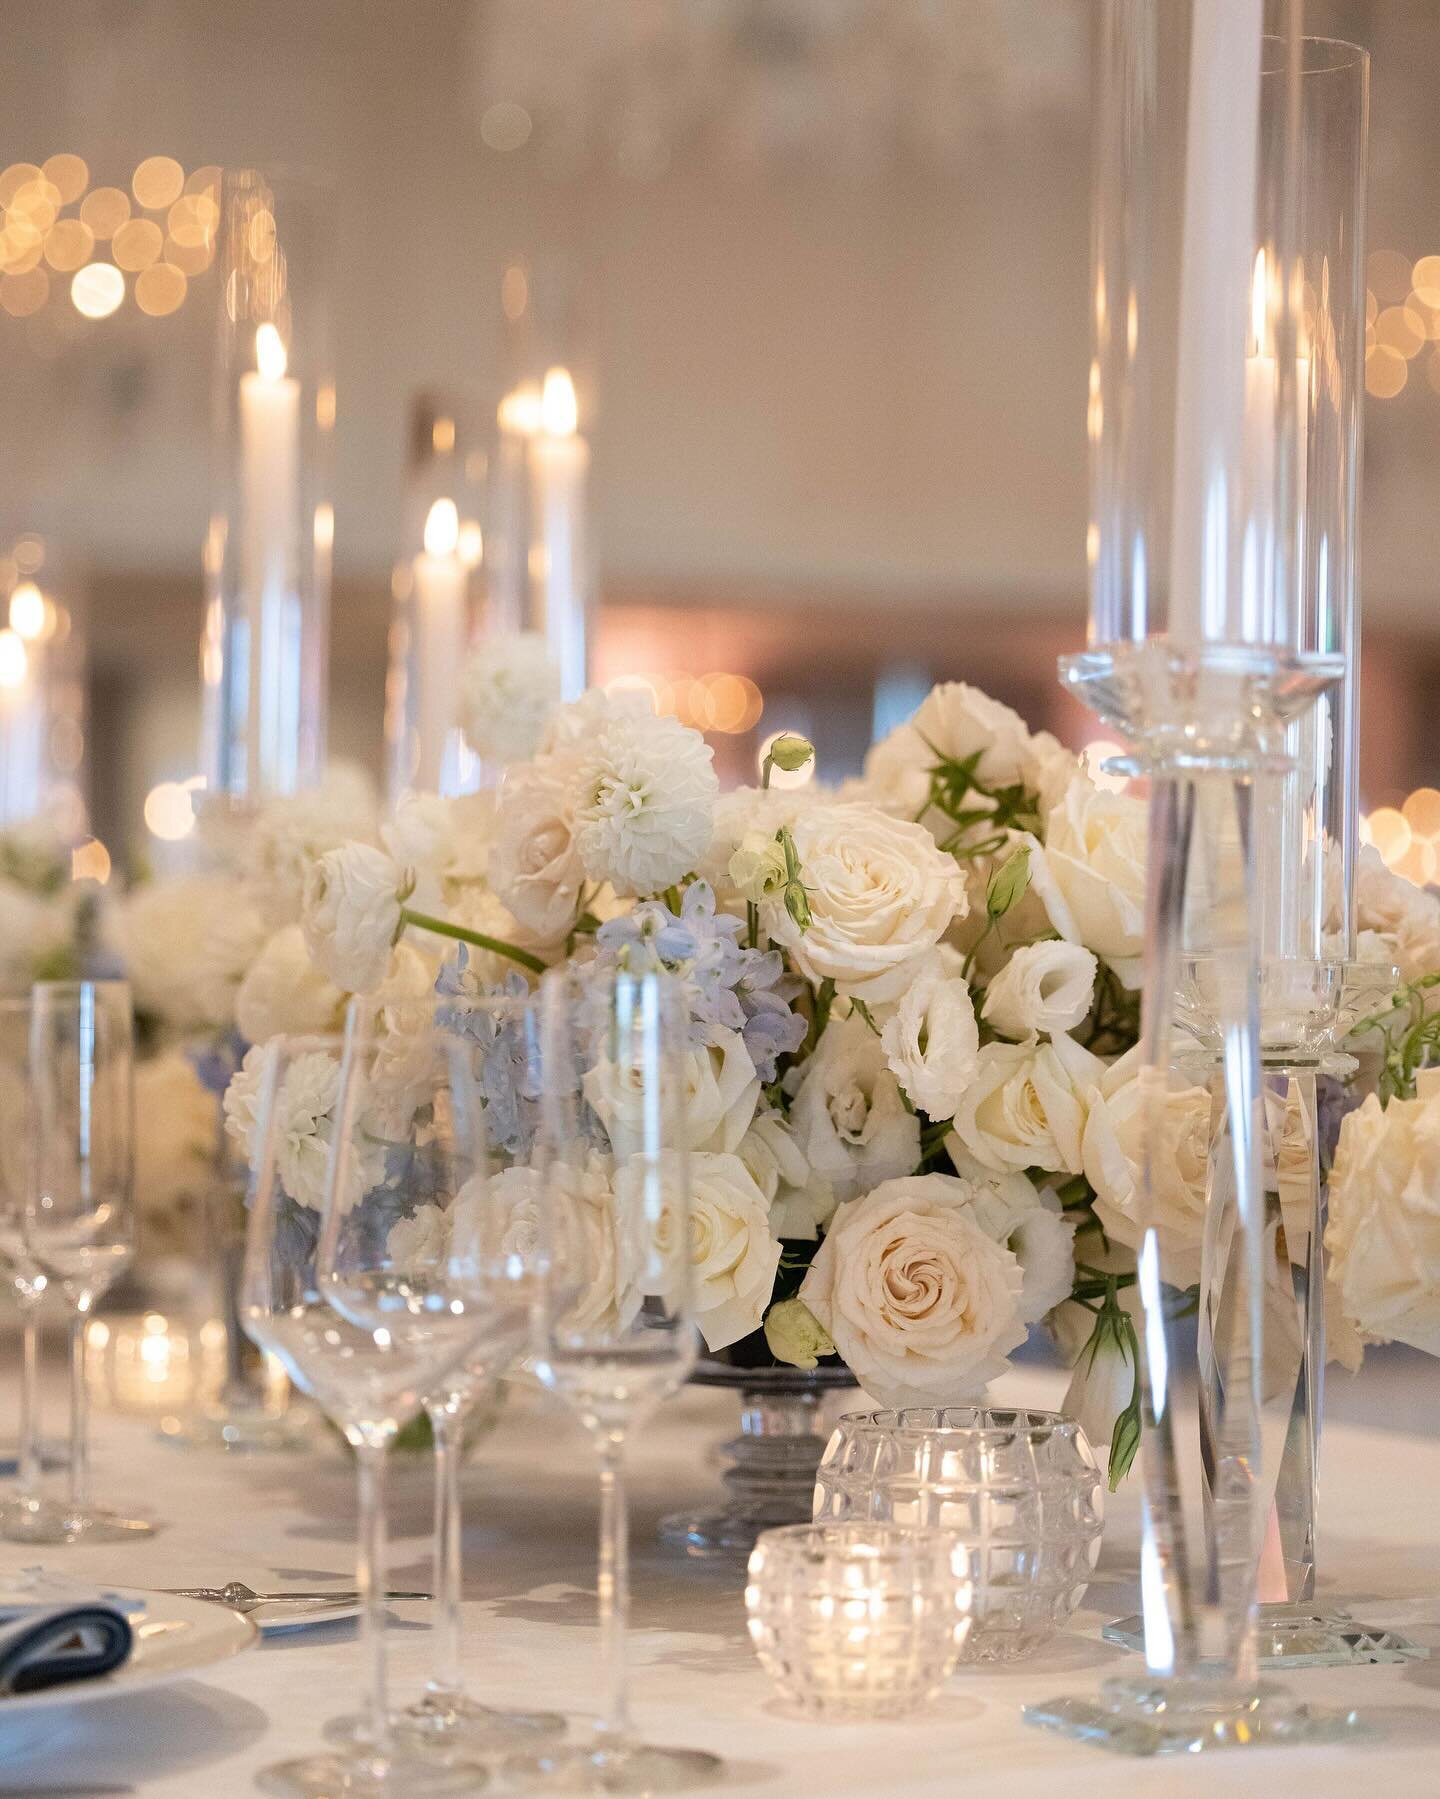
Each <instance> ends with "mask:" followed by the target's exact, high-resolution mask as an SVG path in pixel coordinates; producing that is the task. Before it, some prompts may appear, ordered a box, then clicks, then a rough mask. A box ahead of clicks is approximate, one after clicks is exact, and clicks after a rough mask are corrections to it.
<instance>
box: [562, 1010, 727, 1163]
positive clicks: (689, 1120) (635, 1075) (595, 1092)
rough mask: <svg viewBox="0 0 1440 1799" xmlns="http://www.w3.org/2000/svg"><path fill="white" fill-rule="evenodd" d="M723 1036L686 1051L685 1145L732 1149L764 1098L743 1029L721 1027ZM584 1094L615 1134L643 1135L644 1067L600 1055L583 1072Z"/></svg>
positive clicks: (720, 1149)
mask: <svg viewBox="0 0 1440 1799" xmlns="http://www.w3.org/2000/svg"><path fill="white" fill-rule="evenodd" d="M717 1037H718V1039H719V1040H718V1042H716V1043H715V1044H713V1045H706V1044H701V1045H699V1046H698V1047H695V1048H692V1049H688V1050H687V1051H686V1052H685V1062H684V1067H683V1069H682V1073H681V1080H682V1087H683V1093H684V1106H685V1133H686V1141H685V1147H686V1148H687V1149H691V1150H714V1151H723V1152H727V1153H729V1152H733V1151H734V1150H735V1149H736V1148H737V1147H738V1145H739V1143H740V1141H741V1139H742V1138H743V1137H744V1135H745V1133H746V1131H747V1130H749V1128H750V1121H751V1119H752V1118H753V1117H754V1116H755V1107H756V1105H757V1104H758V1102H759V1099H760V1077H759V1075H757V1074H756V1072H755V1064H754V1063H753V1062H752V1061H751V1060H750V1052H749V1050H747V1049H746V1047H745V1040H744V1038H743V1037H742V1036H741V1035H740V1033H739V1032H738V1031H719V1032H717ZM584 1089H585V1097H586V1099H587V1100H588V1101H589V1103H590V1105H591V1107H592V1108H593V1109H594V1111H595V1114H596V1116H597V1117H598V1118H599V1120H600V1122H601V1123H602V1124H603V1125H604V1126H605V1129H606V1130H607V1131H608V1132H609V1133H610V1135H611V1138H612V1139H614V1138H615V1137H616V1136H617V1134H620V1135H626V1136H630V1137H632V1138H633V1139H635V1140H639V1138H640V1136H641V1134H642V1122H643V1120H642V1110H643V1107H644V1103H645V1093H644V1091H643V1085H642V1083H641V1082H640V1080H639V1072H638V1071H637V1070H634V1069H628V1068H618V1067H617V1066H616V1065H615V1064H614V1063H613V1062H609V1061H600V1062H597V1063H596V1064H595V1066H594V1067H593V1068H587V1069H586V1071H585V1075H584Z"/></svg>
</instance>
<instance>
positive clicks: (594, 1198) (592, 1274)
mask: <svg viewBox="0 0 1440 1799" xmlns="http://www.w3.org/2000/svg"><path fill="white" fill-rule="evenodd" d="M611 1183H612V1174H611V1168H610V1163H609V1161H608V1159H607V1158H606V1157H604V1156H602V1155H600V1154H599V1153H598V1152H593V1151H592V1153H591V1154H590V1155H589V1156H587V1158H586V1160H585V1162H584V1163H583V1165H582V1164H579V1163H574V1162H565V1161H552V1162H551V1163H550V1165H549V1167H548V1168H547V1169H546V1170H545V1171H544V1174H543V1175H542V1174H541V1173H540V1172H539V1171H538V1170H537V1169H534V1168H529V1167H524V1166H520V1165H517V1166H515V1167H512V1168H506V1169H502V1170H501V1171H500V1172H499V1173H498V1174H496V1175H495V1176H493V1178H492V1181H491V1187H490V1198H491V1199H492V1200H493V1202H494V1203H495V1204H497V1205H499V1206H501V1207H504V1208H508V1210H509V1213H510V1217H509V1222H508V1225H507V1232H506V1234H507V1240H508V1238H509V1237H511V1236H513V1237H514V1238H515V1239H516V1241H517V1245H518V1246H519V1247H520V1248H521V1250H522V1251H523V1252H526V1253H533V1246H534V1245H535V1244H537V1243H538V1244H540V1245H547V1244H548V1245H549V1247H550V1248H551V1249H553V1248H554V1247H555V1246H556V1245H560V1246H563V1249H564V1251H565V1255H564V1256H562V1257H561V1260H560V1272H558V1273H557V1275H556V1280H557V1282H564V1283H566V1284H568V1285H570V1286H572V1287H574V1288H575V1289H576V1290H577V1297H576V1299H575V1300H574V1302H573V1304H572V1305H571V1306H570V1308H569V1310H568V1311H567V1312H566V1313H565V1319H564V1329H565V1330H566V1331H574V1332H577V1333H580V1334H585V1333H589V1332H595V1333H597V1334H598V1333H606V1332H610V1333H613V1332H615V1331H617V1330H625V1329H628V1328H629V1326H630V1325H631V1324H632V1323H633V1322H634V1321H635V1317H636V1314H637V1313H638V1312H639V1310H640V1307H641V1305H642V1304H643V1303H644V1294H643V1292H642V1289H641V1279H640V1276H641V1270H642V1267H643V1263H644V1259H645V1258H644V1255H643V1253H639V1252H637V1247H636V1246H634V1245H627V1244H625V1243H624V1242H623V1241H622V1240H621V1235H620V1232H619V1231H618V1230H617V1228H616V1224H617V1218H616V1206H615V1196H614V1190H613V1187H612V1184H611Z"/></svg>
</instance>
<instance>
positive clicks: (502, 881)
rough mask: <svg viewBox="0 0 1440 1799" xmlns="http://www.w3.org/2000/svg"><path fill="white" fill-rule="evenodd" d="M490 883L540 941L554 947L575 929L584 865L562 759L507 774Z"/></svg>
mask: <svg viewBox="0 0 1440 1799" xmlns="http://www.w3.org/2000/svg"><path fill="white" fill-rule="evenodd" d="M490 882H491V885H492V886H493V887H494V889H495V892H496V893H497V894H498V895H499V897H500V899H501V900H502V901H503V902H504V903H505V905H506V906H507V907H508V908H509V910H510V911H511V912H513V913H514V914H515V916H516V917H517V918H523V919H524V920H525V923H526V927H527V929H528V931H529V932H530V933H531V934H532V936H534V937H535V938H537V939H539V940H540V941H542V942H545V943H556V942H558V941H560V940H561V939H563V938H564V937H565V935H566V933H567V932H568V931H569V930H570V929H571V927H572V926H573V925H574V923H575V919H576V916H577V914H578V913H579V909H580V890H581V888H582V886H583V885H584V882H585V867H584V864H583V863H582V862H581V860H580V852H579V850H578V849H577V848H576V844H575V813H574V794H573V783H572V781H571V780H569V779H567V770H566V767H565V763H564V759H563V758H559V757H554V756H550V757H542V758H541V759H540V760H539V761H537V762H531V763H527V764H525V765H523V766H522V767H520V768H517V769H514V770H512V772H511V773H510V775H509V776H507V778H506V781H505V785H504V788H503V799H502V804H501V807H500V819H499V825H498V828H497V830H496V833H495V841H494V843H493V845H492V847H491V850H490Z"/></svg>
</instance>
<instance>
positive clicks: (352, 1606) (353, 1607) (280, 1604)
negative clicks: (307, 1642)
mask: <svg viewBox="0 0 1440 1799" xmlns="http://www.w3.org/2000/svg"><path fill="white" fill-rule="evenodd" d="M364 1609H365V1608H364V1607H363V1606H361V1605H357V1604H356V1603H355V1602H354V1601H353V1600H352V1601H349V1602H348V1603H343V1604H331V1603H330V1602H328V1601H326V1600H314V1601H307V1602H306V1603H305V1604H303V1605H292V1604H288V1603H286V1602H285V1601H283V1600H282V1601H272V1603H270V1604H269V1605H257V1606H255V1607H254V1608H253V1610H251V1611H250V1612H248V1613H247V1614H246V1616H247V1617H248V1618H249V1619H250V1621H251V1623H252V1624H256V1625H258V1626H259V1628H260V1634H261V1636H262V1637H281V1636H285V1635H287V1634H288V1633H289V1632H290V1631H292V1630H313V1629H314V1628H316V1627H317V1626H318V1625H321V1624H338V1623H340V1621H341V1620H342V1619H344V1618H358V1617H359V1616H360V1614H361V1612H362V1611H363V1610H364Z"/></svg>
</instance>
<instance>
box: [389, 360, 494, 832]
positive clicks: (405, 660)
mask: <svg viewBox="0 0 1440 1799" xmlns="http://www.w3.org/2000/svg"><path fill="white" fill-rule="evenodd" d="M482 413H483V408H482V406H481V403H480V401H479V399H478V397H477V396H474V395H466V394H460V393H456V392H449V393H445V394H439V393H425V394H422V395H420V396H419V397H418V399H417V400H416V402H415V405H414V408H413V412H412V425H411V440H410V441H411V449H410V468H409V473H408V476H407V479H406V483H405V522H404V531H403V537H402V543H403V548H402V553H401V556H400V559H399V561H398V562H397V563H396V565H395V570H394V574H393V576H392V578H391V592H392V595H393V598H394V604H395V610H394V614H393V617H392V620H391V625H390V665H389V673H388V675H387V678H386V685H385V745H386V760H387V765H388V779H389V789H390V798H391V800H392V801H395V800H399V799H401V798H403V796H404V795H405V794H407V793H412V792H419V793H441V794H445V795H447V796H453V795H456V794H462V793H470V792H473V791H474V790H475V788H476V787H477V786H478V785H479V784H480V778H481V769H480V762H479V758H478V757H477V756H476V755H475V754H474V753H473V751H471V750H470V748H469V747H468V746H467V744H466V742H465V738H464V734H463V732H462V731H461V728H460V692H461V675H462V672H463V669H464V664H465V658H466V656H467V655H468V654H469V650H470V644H471V639H472V636H473V635H474V630H475V622H476V613H477V608H478V600H479V594H478V589H479V585H480V568H481V562H482V557H483V555H484V532H483V530H482V520H483V518H484V507H485V493H486V472H487V468H488V462H489V458H488V454H487V451H486V435H487V434H486V430H485V426H484V421H483V418H482Z"/></svg>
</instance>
